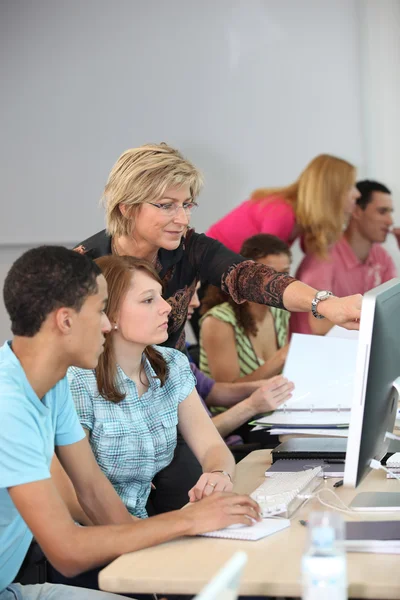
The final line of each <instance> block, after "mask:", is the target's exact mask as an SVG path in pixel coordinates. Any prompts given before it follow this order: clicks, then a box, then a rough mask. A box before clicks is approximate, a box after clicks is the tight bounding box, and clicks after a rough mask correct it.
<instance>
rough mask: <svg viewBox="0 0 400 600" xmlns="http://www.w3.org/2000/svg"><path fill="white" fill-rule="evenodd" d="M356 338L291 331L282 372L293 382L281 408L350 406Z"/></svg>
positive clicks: (304, 408)
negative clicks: (291, 394) (289, 394)
mask: <svg viewBox="0 0 400 600" xmlns="http://www.w3.org/2000/svg"><path fill="white" fill-rule="evenodd" d="M357 346H358V340H356V339H348V338H339V337H325V336H319V335H304V334H299V333H295V334H293V336H292V339H291V342H290V348H289V352H288V356H287V359H286V364H285V368H284V370H283V374H284V376H285V377H287V378H288V379H289V380H290V381H293V382H294V384H295V389H294V392H293V397H292V398H291V399H290V400H289V401H288V402H286V403H285V404H283V405H282V406H281V407H280V408H279V409H278V410H277V411H275V412H282V410H286V409H289V408H290V409H291V410H310V409H313V410H322V409H323V410H326V409H347V410H350V408H351V405H352V400H353V384H354V373H355V370H356V359H357Z"/></svg>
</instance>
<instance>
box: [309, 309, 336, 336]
mask: <svg viewBox="0 0 400 600" xmlns="http://www.w3.org/2000/svg"><path fill="white" fill-rule="evenodd" d="M308 324H309V326H310V329H311V333H312V334H314V335H325V334H326V333H328V331H330V330H331V329H332V327H333V323H332V322H331V321H328V319H316V318H315V317H314V316H313V315H312V314H311V313H310V314H309V315H308Z"/></svg>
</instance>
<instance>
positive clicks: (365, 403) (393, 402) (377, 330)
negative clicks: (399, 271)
mask: <svg viewBox="0 0 400 600" xmlns="http://www.w3.org/2000/svg"><path fill="white" fill-rule="evenodd" d="M398 377H400V279H392V280H391V281H388V282H387V283H384V284H382V285H380V286H378V287H377V288H374V289H373V290H371V291H369V292H367V293H366V294H365V295H364V297H363V302H362V310H361V322H360V333H359V342H358V351H357V364H356V376H355V381H354V396H353V403H352V409H351V418H350V427H349V437H348V442H347V452H346V463H345V474H344V485H347V486H350V487H356V486H357V485H359V483H360V482H361V480H362V479H363V477H364V476H365V475H366V474H367V473H368V472H369V471H370V466H369V465H370V461H371V459H376V460H378V461H381V460H382V458H383V457H384V456H385V454H386V452H387V449H388V446H389V439H387V438H386V432H393V428H394V424H395V419H396V413H397V402H398V391H397V389H396V385H395V386H394V385H393V384H394V383H395V381H396V379H397V378H398Z"/></svg>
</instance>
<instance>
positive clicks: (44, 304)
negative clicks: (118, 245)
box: [3, 246, 101, 337]
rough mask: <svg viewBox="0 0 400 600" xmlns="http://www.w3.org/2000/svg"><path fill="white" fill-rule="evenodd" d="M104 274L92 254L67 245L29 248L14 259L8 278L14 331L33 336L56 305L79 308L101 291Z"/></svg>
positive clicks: (6, 298)
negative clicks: (70, 248)
mask: <svg viewBox="0 0 400 600" xmlns="http://www.w3.org/2000/svg"><path fill="white" fill-rule="evenodd" d="M100 274H101V270H100V268H99V267H98V265H96V263H94V262H93V261H92V260H91V259H90V258H89V257H88V256H85V255H84V254H79V253H77V252H74V251H73V250H68V249H67V248H64V247H63V246H40V247H38V248H33V249H31V250H28V251H27V252H25V253H24V254H22V256H20V257H19V258H18V259H17V260H16V261H15V262H14V264H13V265H12V267H11V269H10V270H9V272H8V274H7V276H6V279H5V282H4V287H3V298H4V304H5V306H6V309H7V312H8V314H9V317H10V319H11V331H12V332H13V334H14V335H20V336H25V337H33V336H34V335H35V334H36V333H37V332H38V331H39V330H40V328H41V326H42V323H43V322H44V321H45V319H46V318H47V316H48V315H49V314H50V313H51V312H53V310H55V309H56V308H60V307H62V306H66V307H69V308H73V309H75V310H77V311H79V310H80V309H81V307H82V305H83V303H84V301H85V299H86V298H87V296H91V295H93V294H96V293H97V291H98V286H97V281H96V279H97V277H98V276H99V275H100Z"/></svg>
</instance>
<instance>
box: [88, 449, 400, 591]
mask: <svg viewBox="0 0 400 600" xmlns="http://www.w3.org/2000/svg"><path fill="white" fill-rule="evenodd" d="M269 462H270V450H258V451H257V452H253V453H252V454H250V455H249V456H248V457H246V458H245V459H244V460H243V461H241V462H240V463H239V464H238V466H237V474H236V481H237V483H236V484H235V491H236V492H239V493H249V492H251V491H252V490H254V488H256V487H257V486H258V485H259V484H260V483H261V482H262V481H263V479H264V471H265V467H266V466H267V464H268V463H269ZM334 481H335V480H333V479H330V480H328V482H327V483H326V485H327V486H328V487H332V484H333V483H334ZM383 486H384V488H385V491H398V489H399V482H398V481H396V480H386V476H385V473H384V472H383V471H379V472H378V471H373V472H372V473H371V474H370V475H368V477H367V478H366V479H365V480H364V482H363V483H362V485H361V486H360V487H359V488H358V489H357V490H350V489H345V488H343V487H341V488H337V490H336V491H337V493H338V495H339V496H340V497H341V498H342V500H343V501H344V502H346V503H348V502H350V501H351V499H352V498H353V496H354V495H355V494H356V493H358V491H372V490H375V491H378V490H379V489H382V488H383ZM332 499H333V500H334V498H333V496H332ZM322 509H323V507H322V506H321V505H320V504H319V503H318V501H316V500H313V501H310V502H308V503H307V504H306V505H305V506H304V507H302V508H300V510H299V511H298V512H297V513H296V518H295V519H293V522H292V525H291V527H289V528H288V529H285V530H283V531H281V532H279V533H276V534H274V535H272V536H270V537H267V538H264V539H263V540H259V541H258V542H244V541H239V540H223V539H216V538H214V539H212V538H201V537H196V538H184V539H179V540H175V541H173V542H168V543H166V544H162V545H161V546H157V547H154V548H148V549H146V550H140V551H139V552H135V553H131V554H126V555H124V556H121V557H120V558H118V559H117V560H115V561H114V562H113V563H111V564H110V565H109V566H108V567H106V568H105V569H103V570H102V571H101V573H100V578H99V583H100V588H101V589H102V590H107V591H111V592H117V593H151V592H155V593H165V594H167V593H170V594H172V593H175V594H180V593H181V594H196V593H198V592H199V590H200V589H201V588H202V587H203V586H204V585H205V584H206V583H207V582H208V581H209V580H210V579H211V578H212V577H213V575H214V574H215V573H216V571H217V570H218V569H219V568H220V567H221V566H222V565H223V564H224V563H225V562H226V561H227V560H228V559H229V558H230V557H231V556H232V555H233V554H234V552H236V551H237V550H239V549H240V550H244V551H245V552H246V553H247V554H248V556H249V561H248V563H247V565H246V568H245V570H244V574H243V578H242V585H241V588H240V591H241V593H242V594H245V595H254V596H297V597H299V596H301V589H300V561H301V556H302V554H303V551H304V547H305V541H306V529H305V527H303V526H301V525H300V524H299V522H298V520H299V518H306V517H307V515H308V514H309V512H310V511H311V510H322ZM362 518H363V519H364V518H365V519H367V518H371V515H365V516H364V517H362ZM372 519H373V520H378V519H400V513H397V514H396V513H386V514H379V513H377V515H376V516H374V517H372ZM347 564H348V579H349V598H372V599H377V598H379V599H382V600H386V599H392V598H397V599H400V555H390V554H362V553H349V554H347Z"/></svg>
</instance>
